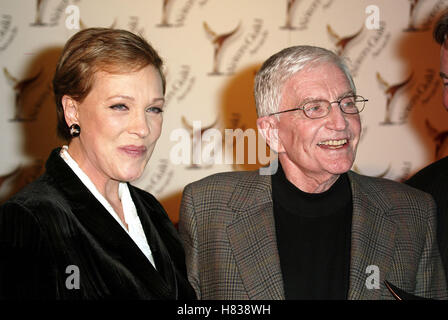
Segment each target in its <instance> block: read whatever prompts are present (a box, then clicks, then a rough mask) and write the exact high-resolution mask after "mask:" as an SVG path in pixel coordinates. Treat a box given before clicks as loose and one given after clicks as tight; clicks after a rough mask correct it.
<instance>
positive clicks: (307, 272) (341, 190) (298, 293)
mask: <svg viewBox="0 0 448 320" xmlns="http://www.w3.org/2000/svg"><path fill="white" fill-rule="evenodd" d="M272 196H273V201H274V217H275V226H276V232H277V245H278V251H279V255H280V266H281V270H282V274H283V282H284V289H285V297H286V299H346V298H347V293H348V282H349V281H348V280H349V268H350V239H351V221H352V194H351V188H350V181H349V179H348V176H347V174H346V173H345V174H342V175H341V176H340V177H339V178H338V180H337V181H336V182H335V183H334V184H333V185H332V186H331V188H330V189H328V190H327V191H325V192H322V193H306V192H303V191H301V190H300V189H298V188H297V187H296V186H294V185H293V184H292V183H291V182H289V181H288V180H287V179H286V176H285V174H284V172H283V170H282V167H281V166H280V165H279V168H278V170H277V173H276V174H275V175H273V176H272Z"/></svg>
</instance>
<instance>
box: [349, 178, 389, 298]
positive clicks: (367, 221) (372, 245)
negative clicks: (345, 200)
mask: <svg viewBox="0 0 448 320" xmlns="http://www.w3.org/2000/svg"><path fill="white" fill-rule="evenodd" d="M349 179H350V183H351V187H352V194H353V218H352V240H351V243H352V248H351V262H350V279H349V281H350V284H349V293H348V299H354V300H355V299H356V300H358V299H368V300H376V299H379V298H380V297H381V296H382V295H388V293H386V292H385V291H387V288H386V287H385V285H384V280H385V279H387V275H388V273H389V270H390V267H391V263H392V257H393V251H394V242H395V232H396V228H397V226H396V224H395V223H394V222H393V221H392V220H391V219H390V218H389V217H388V216H387V212H388V211H389V210H390V202H389V201H388V200H387V197H385V196H384V194H382V191H381V190H380V189H379V188H378V187H377V186H376V184H374V183H372V178H368V177H364V176H361V175H358V174H356V173H354V172H352V171H350V172H349ZM374 269H376V270H377V271H378V272H379V284H380V289H372V287H371V286H370V288H368V286H369V285H371V282H370V283H368V282H369V281H370V280H369V279H373V276H374V274H373V271H372V270H374ZM375 272H376V271H375ZM377 274H378V273H377ZM369 276H370V278H369Z"/></svg>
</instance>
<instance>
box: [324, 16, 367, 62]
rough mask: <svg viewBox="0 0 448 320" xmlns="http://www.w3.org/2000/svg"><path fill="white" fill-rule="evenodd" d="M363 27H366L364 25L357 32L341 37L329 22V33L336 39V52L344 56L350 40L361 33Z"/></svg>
mask: <svg viewBox="0 0 448 320" xmlns="http://www.w3.org/2000/svg"><path fill="white" fill-rule="evenodd" d="M363 29H364V25H363V26H361V29H359V31H358V32H356V33H355V34H352V35H349V36H345V37H341V36H339V35H338V34H337V33H336V32H335V31H334V30H333V28H332V27H331V26H330V25H329V24H327V31H328V34H329V35H330V36H331V37H332V38H334V39H335V40H336V53H337V54H338V55H339V56H342V55H343V54H344V51H345V49H346V47H347V45H348V44H349V43H350V42H352V41H353V40H354V39H355V38H357V37H358V36H359V35H360V34H361V32H362V30H363Z"/></svg>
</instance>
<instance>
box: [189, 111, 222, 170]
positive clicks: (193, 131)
mask: <svg viewBox="0 0 448 320" xmlns="http://www.w3.org/2000/svg"><path fill="white" fill-rule="evenodd" d="M217 123H218V119H216V120H215V121H214V122H213V123H212V124H211V125H209V126H207V127H202V126H201V125H199V126H197V125H195V124H197V121H193V125H192V124H190V123H189V122H188V121H187V119H186V118H185V117H184V116H182V124H183V126H184V127H185V128H186V129H187V130H188V131H189V133H190V136H191V138H192V143H191V157H190V159H191V163H190V165H189V166H188V167H187V169H200V168H203V167H207V168H208V167H211V166H212V165H213V163H208V164H207V165H206V166H204V165H203V164H202V161H201V160H202V144H203V143H202V141H203V134H204V132H205V131H207V130H208V129H211V128H213V127H214V126H215V125H216V124H217ZM199 124H200V122H199Z"/></svg>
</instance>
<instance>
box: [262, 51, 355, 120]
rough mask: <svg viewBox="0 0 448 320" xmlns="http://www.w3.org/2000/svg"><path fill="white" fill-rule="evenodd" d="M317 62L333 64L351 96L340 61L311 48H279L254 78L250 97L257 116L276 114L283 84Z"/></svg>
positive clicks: (352, 85) (330, 52) (350, 81)
mask: <svg viewBox="0 0 448 320" xmlns="http://www.w3.org/2000/svg"><path fill="white" fill-rule="evenodd" d="M320 62H330V63H334V64H335V65H336V66H337V67H339V69H341V71H342V72H343V73H344V74H345V76H346V77H347V80H348V82H349V83H350V87H351V89H352V91H353V93H356V87H355V84H354V82H353V78H352V76H351V74H350V71H349V70H348V67H347V66H346V64H345V63H344V61H343V59H342V58H341V57H339V56H338V55H337V54H335V53H334V52H332V51H330V50H327V49H324V48H320V47H314V46H294V47H289V48H286V49H283V50H282V51H280V52H278V53H276V54H274V55H273V56H271V57H270V58H269V59H267V60H266V61H265V62H264V63H263V65H262V66H261V68H260V70H259V71H258V72H257V75H256V76H255V85H254V95H255V105H256V107H257V114H258V117H264V116H267V115H269V114H271V113H274V112H277V111H278V108H279V104H280V99H281V93H282V89H283V85H284V84H285V82H286V81H287V80H288V79H289V78H291V77H292V76H293V75H294V74H296V73H297V72H299V71H301V70H303V69H304V68H305V67H307V66H310V65H314V64H316V63H320Z"/></svg>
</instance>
